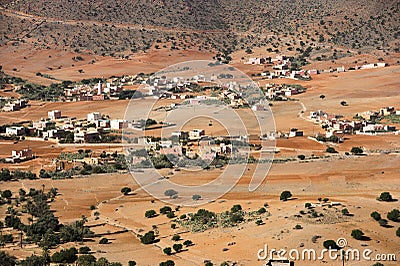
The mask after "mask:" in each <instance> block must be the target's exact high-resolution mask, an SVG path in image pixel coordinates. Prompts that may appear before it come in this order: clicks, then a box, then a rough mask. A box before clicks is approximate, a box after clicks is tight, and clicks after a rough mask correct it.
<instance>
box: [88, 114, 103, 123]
mask: <svg viewBox="0 0 400 266" xmlns="http://www.w3.org/2000/svg"><path fill="white" fill-rule="evenodd" d="M100 119H101V114H100V113H99V112H93V113H90V114H88V115H87V120H88V121H96V120H100Z"/></svg>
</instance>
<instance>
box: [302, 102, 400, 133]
mask: <svg viewBox="0 0 400 266" xmlns="http://www.w3.org/2000/svg"><path fill="white" fill-rule="evenodd" d="M390 114H393V115H398V116H400V110H397V111H396V109H395V108H394V107H383V108H381V109H380V110H379V112H374V111H367V112H363V113H361V114H357V115H356V116H355V117H356V118H361V119H357V120H348V119H344V117H343V116H342V115H335V114H328V113H326V112H324V111H321V110H318V111H316V112H314V111H313V112H310V116H309V118H310V119H311V120H313V121H314V122H316V123H318V124H320V125H321V126H322V128H324V129H325V131H326V132H325V136H326V138H330V137H331V136H333V135H335V136H337V137H338V138H339V140H341V141H342V140H343V137H344V134H357V135H387V134H394V135H398V134H399V130H397V129H396V126H394V125H387V124H380V123H378V120H379V119H381V118H383V117H384V116H387V115H390Z"/></svg>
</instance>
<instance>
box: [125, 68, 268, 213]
mask: <svg viewBox="0 0 400 266" xmlns="http://www.w3.org/2000/svg"><path fill="white" fill-rule="evenodd" d="M142 80H143V83H142V84H141V85H140V86H139V87H138V89H137V90H136V92H135V94H134V95H133V97H132V99H131V100H130V102H129V104H128V107H127V109H126V113H125V121H126V122H127V123H128V125H130V126H127V127H125V128H124V130H123V137H122V140H123V146H124V152H125V154H126V158H127V161H128V165H129V166H130V170H131V173H132V176H133V177H134V179H135V180H136V182H137V183H138V184H139V185H140V186H141V188H143V189H144V190H145V191H147V192H148V193H149V194H151V195H152V196H154V197H155V198H157V199H160V200H162V201H165V202H168V203H171V204H177V205H200V204H204V203H207V202H210V201H213V200H216V199H218V198H219V197H221V196H222V195H224V194H225V193H227V192H228V191H230V190H231V189H232V188H233V187H234V186H235V185H236V184H237V182H238V181H239V180H240V179H241V177H242V176H243V175H244V173H246V174H249V175H251V176H250V181H249V186H248V190H249V191H254V190H255V189H257V188H258V187H259V186H260V184H261V183H262V182H263V180H264V179H265V177H266V176H267V174H268V172H269V169H270V166H271V164H272V160H273V157H274V153H275V132H276V131H275V123H274V118H273V115H272V112H271V109H270V106H269V103H268V101H267V100H266V98H265V94H264V92H263V91H262V90H261V89H260V88H259V86H258V85H257V84H256V83H255V82H254V81H253V80H252V79H251V78H250V77H248V76H247V75H246V74H244V73H243V72H241V71H239V70H237V69H236V68H234V67H232V66H230V65H226V64H221V63H219V62H215V61H205V60H201V61H188V62H183V63H179V64H176V65H172V66H170V67H167V68H165V69H163V70H161V71H159V72H157V73H155V74H153V75H151V76H148V77H145V76H143V79H142ZM249 163H251V164H252V167H249V165H248V164H249ZM250 168H251V171H250ZM209 170H212V173H211V172H210V173H208V172H206V171H209ZM177 171H180V172H179V173H177ZM185 173H187V175H188V176H191V177H193V176H195V177H196V174H197V173H198V175H197V176H198V177H199V179H200V177H203V178H204V177H205V176H207V175H209V176H212V178H213V179H212V180H211V181H210V180H208V181H207V182H206V183H204V184H197V183H196V185H183V184H179V183H176V182H173V181H172V180H171V179H172V178H171V177H173V176H174V175H175V174H176V175H180V176H182V175H183V176H184V175H185ZM215 175H217V176H216V177H215ZM204 180H207V178H204ZM196 181H197V180H196Z"/></svg>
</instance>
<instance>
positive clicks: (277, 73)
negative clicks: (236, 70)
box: [244, 55, 317, 80]
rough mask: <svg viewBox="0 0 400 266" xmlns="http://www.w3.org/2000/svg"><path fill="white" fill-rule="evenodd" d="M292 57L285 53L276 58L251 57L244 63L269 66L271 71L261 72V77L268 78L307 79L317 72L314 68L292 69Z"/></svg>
mask: <svg viewBox="0 0 400 266" xmlns="http://www.w3.org/2000/svg"><path fill="white" fill-rule="evenodd" d="M292 59H293V58H292V57H287V56H285V55H278V56H276V58H272V57H252V58H249V59H248V61H246V62H244V64H246V65H266V66H271V67H272V71H265V72H262V73H261V76H262V77H266V78H268V79H274V78H291V79H295V80H297V79H309V78H310V75H315V74H317V71H316V70H307V71H305V70H292V69H291V67H292V61H291V60H292Z"/></svg>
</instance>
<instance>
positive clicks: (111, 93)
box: [64, 81, 123, 101]
mask: <svg viewBox="0 0 400 266" xmlns="http://www.w3.org/2000/svg"><path fill="white" fill-rule="evenodd" d="M122 90H123V88H122V85H114V84H112V83H110V82H107V83H105V84H103V83H101V81H99V83H98V84H97V85H95V86H91V85H75V86H74V87H73V88H67V89H65V90H64V96H65V99H66V101H103V100H106V99H112V98H118V93H119V92H121V91H122Z"/></svg>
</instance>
